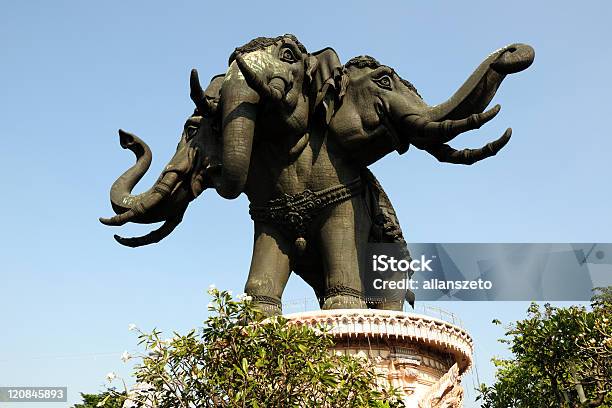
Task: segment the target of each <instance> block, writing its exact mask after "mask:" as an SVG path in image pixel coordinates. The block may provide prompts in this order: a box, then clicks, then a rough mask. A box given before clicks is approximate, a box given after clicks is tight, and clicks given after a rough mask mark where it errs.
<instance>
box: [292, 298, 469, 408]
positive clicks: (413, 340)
mask: <svg viewBox="0 0 612 408" xmlns="http://www.w3.org/2000/svg"><path fill="white" fill-rule="evenodd" d="M285 318H287V319H288V320H289V321H290V322H292V323H294V324H297V325H307V326H310V327H313V328H315V327H318V326H319V325H321V324H323V325H328V326H330V327H331V331H330V332H331V334H332V335H333V336H334V339H335V347H334V351H335V352H341V353H347V354H351V355H359V356H363V357H366V358H368V359H369V360H370V361H372V362H374V364H375V367H376V370H377V371H378V372H379V373H381V374H382V375H383V379H382V381H388V382H389V383H390V384H392V385H393V386H395V387H396V388H399V389H400V390H401V391H402V393H403V394H404V401H405V403H406V406H407V407H409V408H438V407H440V408H442V407H444V408H450V407H453V408H454V407H462V406H463V404H462V400H463V388H462V387H461V385H460V379H461V375H462V374H463V373H464V372H465V371H466V370H467V369H468V368H469V367H470V366H471V364H472V353H473V345H472V338H471V337H470V335H469V334H468V333H467V332H466V331H465V330H463V329H462V328H460V327H458V326H455V325H452V324H450V323H447V322H445V321H443V320H439V319H436V318H433V317H429V316H425V315H419V314H413V313H404V312H392V311H386V310H374V309H370V310H356V309H341V310H318V311H313V312H303V313H294V314H289V315H285Z"/></svg>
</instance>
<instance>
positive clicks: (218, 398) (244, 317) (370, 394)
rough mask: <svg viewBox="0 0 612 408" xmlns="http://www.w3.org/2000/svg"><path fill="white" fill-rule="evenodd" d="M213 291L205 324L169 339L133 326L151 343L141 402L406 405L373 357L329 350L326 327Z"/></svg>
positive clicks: (140, 375) (139, 373)
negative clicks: (385, 383) (268, 313)
mask: <svg viewBox="0 0 612 408" xmlns="http://www.w3.org/2000/svg"><path fill="white" fill-rule="evenodd" d="M209 293H210V294H211V295H212V297H213V301H212V302H211V303H210V304H209V306H208V307H209V310H210V311H211V312H212V313H211V315H210V317H208V319H207V320H206V321H205V322H204V327H203V328H202V329H200V330H192V331H190V332H189V333H187V334H186V335H179V334H177V333H174V337H172V338H171V339H162V337H161V333H160V332H159V331H157V330H153V331H152V332H151V333H145V332H142V331H140V330H139V329H137V328H135V327H132V328H135V330H137V331H138V333H139V336H138V337H139V344H140V345H141V346H143V347H144V348H145V352H144V353H143V354H142V355H140V356H137V358H139V359H140V361H139V364H137V366H136V368H135V373H134V374H135V377H136V380H137V382H138V383H139V384H140V385H141V386H140V390H139V391H138V392H136V393H134V392H131V393H130V399H131V400H132V401H133V402H134V403H135V405H136V406H137V407H152V406H154V407H159V408H170V407H172V408H175V407H255V408H257V407H315V406H316V407H340V406H342V407H401V406H403V403H402V402H401V399H400V397H399V396H398V394H397V392H396V390H393V389H387V388H381V387H379V386H377V380H378V378H377V375H376V374H375V372H374V368H373V366H372V365H371V364H370V363H369V362H368V361H366V360H361V359H358V358H355V357H350V356H345V355H343V354H342V355H338V354H335V353H331V352H330V351H329V350H330V347H331V346H332V345H333V339H332V338H331V335H329V334H328V332H327V329H326V328H324V327H321V328H320V330H315V329H312V328H307V327H298V326H296V325H291V324H288V322H287V320H286V319H284V318H282V317H275V318H270V319H266V320H261V319H262V316H261V314H260V313H259V312H258V311H257V310H256V309H255V308H254V307H253V305H252V302H251V300H250V298H249V297H248V296H243V297H242V298H240V297H239V300H234V299H232V297H231V294H230V293H228V292H226V291H219V290H217V289H215V288H214V287H213V288H211V289H210V290H209ZM130 357H131V356H124V359H127V358H130ZM111 374H112V373H111ZM109 379H111V380H113V379H114V375H110V378H109ZM117 397H118V398H119V399H121V398H123V399H125V396H122V395H120V394H118V393H115V392H113V391H111V392H110V393H109V394H108V399H107V401H106V403H107V404H109V403H111V401H113V402H112V403H113V404H114V403H115V402H114V401H116V398H117ZM104 406H112V407H114V405H104Z"/></svg>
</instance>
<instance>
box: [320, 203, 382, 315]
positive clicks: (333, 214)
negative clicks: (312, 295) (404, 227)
mask: <svg viewBox="0 0 612 408" xmlns="http://www.w3.org/2000/svg"><path fill="white" fill-rule="evenodd" d="M370 224H371V221H370V217H369V216H368V212H367V208H366V205H365V201H364V199H363V197H361V196H357V197H354V198H353V199H351V200H349V201H345V202H343V203H340V204H338V205H336V206H334V207H333V208H331V209H330V211H329V213H328V216H327V217H326V219H325V220H324V221H323V223H322V225H321V229H320V240H321V245H320V250H321V255H322V257H323V266H324V270H325V275H326V276H325V278H326V282H325V298H324V302H323V307H322V309H366V308H367V306H366V304H365V301H364V288H363V283H362V276H361V271H363V270H364V268H363V265H362V263H363V262H364V260H365V259H364V256H365V255H364V252H365V250H366V245H367V242H368V235H369V233H370Z"/></svg>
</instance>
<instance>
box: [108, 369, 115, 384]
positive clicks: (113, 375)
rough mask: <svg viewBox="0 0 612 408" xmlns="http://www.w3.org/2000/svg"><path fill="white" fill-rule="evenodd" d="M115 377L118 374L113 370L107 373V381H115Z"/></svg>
mask: <svg viewBox="0 0 612 408" xmlns="http://www.w3.org/2000/svg"><path fill="white" fill-rule="evenodd" d="M115 378H117V374H115V373H113V372H112V371H111V372H110V373H108V374H106V381H108V382H113V380H114V379H115Z"/></svg>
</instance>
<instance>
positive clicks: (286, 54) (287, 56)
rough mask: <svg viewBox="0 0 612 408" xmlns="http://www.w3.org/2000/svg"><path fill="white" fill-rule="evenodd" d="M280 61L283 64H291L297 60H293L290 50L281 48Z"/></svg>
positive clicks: (293, 56)
mask: <svg viewBox="0 0 612 408" xmlns="http://www.w3.org/2000/svg"><path fill="white" fill-rule="evenodd" d="M281 60H283V61H285V62H289V63H293V62H295V61H297V58H295V55H293V51H291V49H289V48H283V49H282V50H281Z"/></svg>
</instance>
